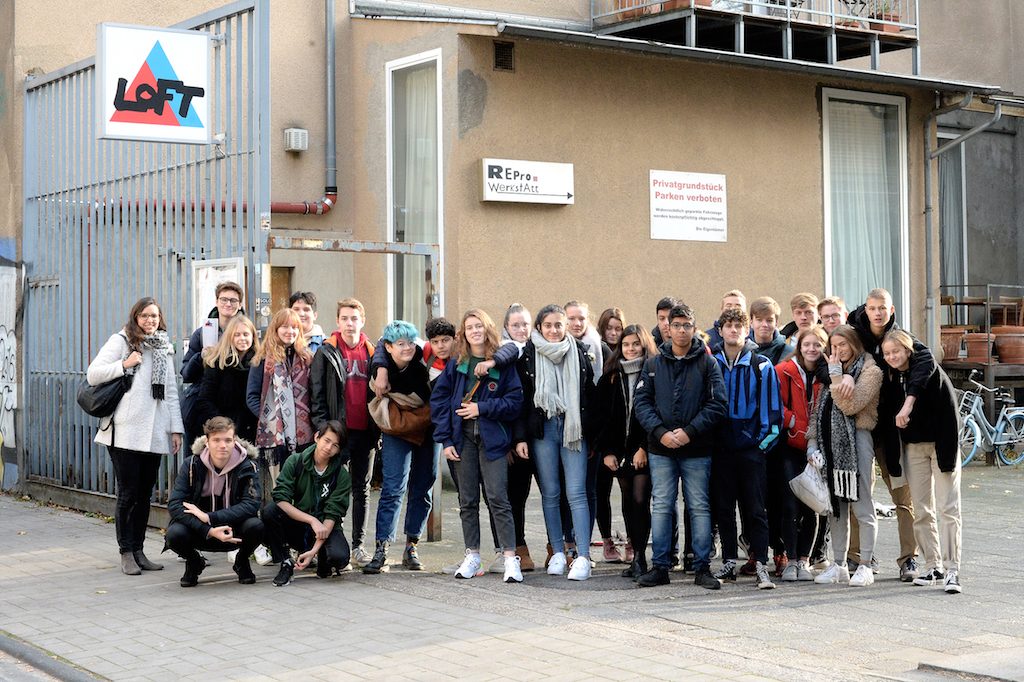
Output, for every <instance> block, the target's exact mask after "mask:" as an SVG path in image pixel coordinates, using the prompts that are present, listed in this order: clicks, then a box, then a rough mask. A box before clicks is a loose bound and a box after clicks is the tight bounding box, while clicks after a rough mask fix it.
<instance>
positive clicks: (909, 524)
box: [849, 446, 917, 566]
mask: <svg viewBox="0 0 1024 682" xmlns="http://www.w3.org/2000/svg"><path fill="white" fill-rule="evenodd" d="M875 462H877V463H878V468H879V469H880V470H881V472H882V480H883V481H885V487H886V488H888V489H889V496H890V497H892V503H893V504H895V505H896V522H897V523H898V524H899V533H900V558H899V559H897V560H896V565H897V566H903V562H905V561H906V560H907V559H910V558H912V557H916V556H917V540H916V539H915V538H914V502H913V499H912V497H911V494H910V486H909V485H905V486H902V487H900V488H896V489H895V490H894V489H893V487H892V482H891V481H890V479H889V469H888V467H886V466H885V453H884V452H883V450H882V448H881V447H878V446H876V447H875ZM904 473H905V472H904ZM876 555H877V552H876ZM849 556H850V558H851V559H853V560H854V561H856V562H857V563H860V533H859V532H858V530H857V517H855V516H852V517H850V554H849Z"/></svg>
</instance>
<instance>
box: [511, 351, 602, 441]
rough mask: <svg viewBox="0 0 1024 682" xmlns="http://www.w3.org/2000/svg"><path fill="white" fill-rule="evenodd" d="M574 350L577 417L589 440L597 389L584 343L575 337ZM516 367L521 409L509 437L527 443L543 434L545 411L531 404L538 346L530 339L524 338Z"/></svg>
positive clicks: (592, 430)
mask: <svg viewBox="0 0 1024 682" xmlns="http://www.w3.org/2000/svg"><path fill="white" fill-rule="evenodd" d="M574 340H575V339H574ZM576 350H577V353H576V356H577V358H578V359H579V363H580V421H581V422H582V425H583V437H584V438H585V439H586V441H587V443H588V444H589V443H590V442H591V441H592V440H593V435H594V425H593V421H594V419H593V416H592V415H591V412H592V411H593V410H592V405H593V402H594V391H595V390H596V387H595V386H594V368H593V367H592V366H591V364H590V360H589V359H588V358H587V347H586V346H584V345H583V343H581V342H580V341H578V340H577V341H576ZM516 369H517V370H518V371H519V381H520V383H521V384H522V385H523V409H522V412H520V413H519V419H517V420H516V422H515V424H514V429H513V438H512V440H513V442H515V443H527V442H529V441H531V440H535V439H540V438H543V437H544V413H543V412H542V411H541V409H540V408H539V407H535V406H534V404H533V396H534V393H535V392H536V389H537V348H536V347H535V346H534V345H533V341H527V342H526V347H525V348H523V354H522V355H521V356H520V357H519V361H518V362H517V363H516Z"/></svg>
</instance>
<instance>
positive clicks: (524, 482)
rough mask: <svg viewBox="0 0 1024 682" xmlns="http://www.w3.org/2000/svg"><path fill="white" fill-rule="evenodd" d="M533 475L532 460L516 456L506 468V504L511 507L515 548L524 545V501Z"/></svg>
mask: <svg viewBox="0 0 1024 682" xmlns="http://www.w3.org/2000/svg"><path fill="white" fill-rule="evenodd" d="M535 475H536V474H535V472H534V468H533V460H532V459H523V458H522V457H519V456H518V455H517V456H515V457H513V458H512V464H510V465H509V467H508V502H509V504H510V505H511V506H512V525H514V526H515V527H516V546H517V547H523V546H524V545H526V501H527V500H528V499H529V498H530V481H531V480H532V479H533V477H534V476H535Z"/></svg>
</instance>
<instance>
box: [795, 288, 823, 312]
mask: <svg viewBox="0 0 1024 682" xmlns="http://www.w3.org/2000/svg"><path fill="white" fill-rule="evenodd" d="M817 307H818V297H817V296H815V295H814V294H811V293H808V292H806V291H805V292H802V293H799V294H797V295H796V296H794V297H793V298H791V299H790V300H789V309H790V310H801V309H803V308H817Z"/></svg>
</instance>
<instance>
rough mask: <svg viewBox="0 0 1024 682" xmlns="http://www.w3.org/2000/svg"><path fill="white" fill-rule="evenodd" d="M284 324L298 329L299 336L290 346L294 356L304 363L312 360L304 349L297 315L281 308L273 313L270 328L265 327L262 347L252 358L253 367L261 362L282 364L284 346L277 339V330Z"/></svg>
mask: <svg viewBox="0 0 1024 682" xmlns="http://www.w3.org/2000/svg"><path fill="white" fill-rule="evenodd" d="M285 323H290V324H291V326H293V327H298V329H299V335H298V337H297V338H296V339H295V343H294V344H292V347H293V348H295V354H296V355H297V356H299V357H300V358H302V359H303V360H305V361H306V362H309V361H310V360H312V359H313V354H312V353H310V352H309V348H307V347H306V339H305V338H304V337H303V336H302V323H301V322H300V321H299V314H298V313H297V312H295V311H294V310H292V309H291V308H282V309H281V310H278V311H277V312H276V313H274V317H272V318H271V320H270V326H269V327H267V331H266V333H265V334H264V335H263V345H262V346H261V347H260V349H259V351H257V352H256V355H254V356H253V358H252V364H253V365H258V364H260V362H262V361H263V360H267V361H268V362H273V363H277V362H284V359H285V345H284V344H283V343H281V339H279V338H278V336H277V330H278V329H280V328H281V327H283V326H284V325H285Z"/></svg>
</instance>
